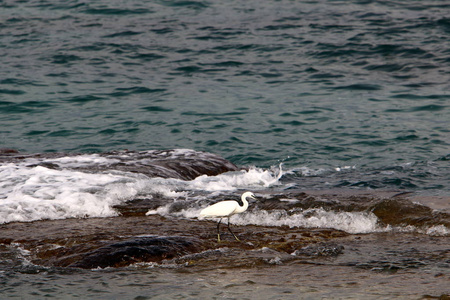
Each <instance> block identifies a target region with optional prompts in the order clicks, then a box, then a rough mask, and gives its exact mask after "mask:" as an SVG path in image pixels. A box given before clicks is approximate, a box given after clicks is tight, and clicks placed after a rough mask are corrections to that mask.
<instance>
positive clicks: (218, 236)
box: [217, 234, 220, 243]
mask: <svg viewBox="0 0 450 300" xmlns="http://www.w3.org/2000/svg"><path fill="white" fill-rule="evenodd" d="M217 242H218V243H220V234H217Z"/></svg>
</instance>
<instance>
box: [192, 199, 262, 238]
mask: <svg viewBox="0 0 450 300" xmlns="http://www.w3.org/2000/svg"><path fill="white" fill-rule="evenodd" d="M247 198H252V199H255V195H253V193H252V192H245V193H243V194H242V196H241V200H242V206H241V205H239V203H238V202H237V201H235V200H225V201H221V202H218V203H216V204H213V205H211V206H208V207H207V208H205V209H203V210H202V211H201V212H200V216H202V217H205V218H220V219H219V223H218V224H217V240H218V241H219V242H220V233H219V226H220V222H221V221H222V218H228V230H229V231H230V232H231V234H232V235H233V236H234V238H235V239H236V240H238V241H239V239H238V238H237V237H236V235H235V234H234V233H233V232H232V231H231V229H230V217H231V216H232V215H235V214H239V213H242V212H244V211H246V210H247V208H248V202H247Z"/></svg>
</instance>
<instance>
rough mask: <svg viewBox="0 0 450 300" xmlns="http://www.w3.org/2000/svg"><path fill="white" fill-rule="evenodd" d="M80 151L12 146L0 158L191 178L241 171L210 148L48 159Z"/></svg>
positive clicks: (45, 165) (53, 167) (120, 152)
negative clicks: (96, 159)
mask: <svg viewBox="0 0 450 300" xmlns="http://www.w3.org/2000/svg"><path fill="white" fill-rule="evenodd" d="M79 155H86V154H78V153H37V154H21V153H18V152H17V151H14V150H10V149H3V150H1V149H0V162H17V161H22V160H25V159H35V160H38V162H34V163H33V164H30V165H29V167H36V166H43V167H46V168H50V169H60V168H62V167H64V168H67V169H74V170H78V171H83V172H99V171H100V172H102V171H110V170H117V171H124V172H132V173H139V174H143V175H146V176H148V177H161V178H176V179H181V180H192V179H194V178H196V177H198V176H201V175H208V176H214V175H218V174H221V173H224V172H229V171H238V170H239V168H238V167H237V166H236V165H234V164H233V163H231V162H229V161H228V160H226V159H224V158H222V157H220V156H218V155H216V154H213V153H208V152H201V151H194V150H177V149H174V150H150V151H140V152H139V151H129V150H123V151H112V152H103V153H97V154H96V155H98V156H100V157H105V158H108V159H110V160H111V162H110V163H105V164H95V163H92V164H89V165H86V166H67V165H64V166H60V165H59V164H58V162H54V161H53V162H47V161H45V160H48V159H58V158H61V157H76V156H79Z"/></svg>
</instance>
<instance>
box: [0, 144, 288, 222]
mask: <svg viewBox="0 0 450 300" xmlns="http://www.w3.org/2000/svg"><path fill="white" fill-rule="evenodd" d="M186 152H188V150H183V149H180V150H178V151H176V152H175V154H174V155H186ZM113 162H115V160H114V159H113V158H105V157H100V156H98V155H96V154H93V155H80V156H74V157H61V158H54V159H36V158H32V159H24V160H22V161H21V162H20V163H17V164H13V163H7V164H3V165H0V178H1V181H0V224H1V223H8V222H14V221H20V222H27V221H35V220H42V219H63V218H79V217H110V216H115V215H117V212H116V211H115V210H114V208H113V206H114V205H117V204H121V203H123V202H125V201H128V200H132V199H135V198H136V197H147V198H152V195H154V194H158V195H162V196H164V197H167V198H172V199H177V198H185V199H186V198H187V197H188V194H189V193H191V192H198V191H200V192H208V193H220V192H227V191H234V190H237V189H250V188H251V189H261V188H265V187H268V186H271V185H273V184H277V182H278V179H279V177H280V176H281V171H280V172H278V176H277V175H274V174H273V172H271V171H267V170H262V169H257V168H251V169H250V170H248V171H239V172H229V173H224V174H221V175H218V176H206V175H205V176H200V177H198V178H196V179H194V180H191V181H183V180H177V179H164V178H148V177H146V176H145V175H140V174H135V173H129V172H120V171H105V172H100V173H87V172H81V171H77V170H72V169H66V168H64V167H67V168H73V167H87V169H90V170H95V165H99V164H110V163H113ZM38 163H41V165H37V166H33V165H35V164H38ZM42 163H54V164H57V165H58V166H59V168H58V169H56V170H55V169H50V168H46V167H44V166H42ZM92 166H94V167H92ZM91 167H92V168H91Z"/></svg>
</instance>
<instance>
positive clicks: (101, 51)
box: [0, 1, 450, 193]
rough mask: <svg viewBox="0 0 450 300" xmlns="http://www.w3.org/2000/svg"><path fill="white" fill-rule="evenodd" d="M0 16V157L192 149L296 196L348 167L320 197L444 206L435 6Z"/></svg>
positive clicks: (287, 5) (55, 10)
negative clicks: (423, 195)
mask: <svg viewBox="0 0 450 300" xmlns="http://www.w3.org/2000/svg"><path fill="white" fill-rule="evenodd" d="M0 7H1V10H0V18H1V20H2V22H1V24H0V36H1V43H0V61H1V66H2V67H1V69H0V124H1V126H0V141H1V146H2V147H9V148H15V149H19V150H21V151H24V152H30V153H35V152H47V151H69V152H96V151H107V150H117V149H133V150H146V149H173V148H190V149H195V150H203V151H208V152H213V153H217V154H220V155H222V156H224V157H225V158H227V159H230V160H231V161H233V162H234V163H236V164H238V165H256V166H260V167H270V166H274V165H278V163H279V162H284V163H285V166H287V168H288V169H293V170H294V177H295V176H296V177H300V179H299V180H298V181H299V182H302V180H303V179H302V177H303V176H305V172H303V173H302V171H301V170H304V169H302V168H308V170H313V172H315V174H320V175H321V174H325V175H324V176H325V177H326V176H330V172H332V171H333V170H335V169H336V168H342V167H347V169H346V170H347V171H346V173H345V178H340V179H338V180H337V181H336V182H334V181H333V178H331V179H330V178H329V177H326V178H324V179H323V180H322V181H320V183H319V184H318V185H319V186H321V185H322V184H323V183H324V182H329V181H330V180H331V181H332V185H334V186H352V187H353V186H356V187H370V188H383V187H401V188H406V189H417V190H433V191H435V192H437V193H440V192H442V191H444V193H447V192H448V191H449V187H448V185H447V181H448V178H449V175H450V166H449V155H450V150H449V149H450V133H449V122H450V121H449V120H450V108H449V104H448V103H449V99H450V86H449V82H450V80H449V79H450V78H449V77H450V76H449V75H450V68H449V62H450V52H449V49H450V42H449V40H450V39H449V35H450V19H449V17H448V16H449V15H450V14H449V13H450V5H449V4H445V3H444V2H442V1H381V2H373V1H264V2H262V3H261V2H260V1H245V2H239V1H208V2H207V1H127V2H122V1H96V2H95V3H91V4H88V3H84V2H79V1H69V2H56V3H55V2H52V1H23V2H17V3H2V4H0ZM348 167H350V168H348ZM295 170H297V171H295ZM298 170H300V171H298ZM321 170H325V172H322V171H321ZM330 170H331V171H330ZM331 176H332V177H336V176H338V177H339V176H341V175H340V174H335V173H332V175H331ZM380 177H381V178H380ZM361 178H362V179H361ZM298 184H299V185H300V186H301V185H302V183H298ZM307 184H308V185H310V184H313V183H310V182H307Z"/></svg>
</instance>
